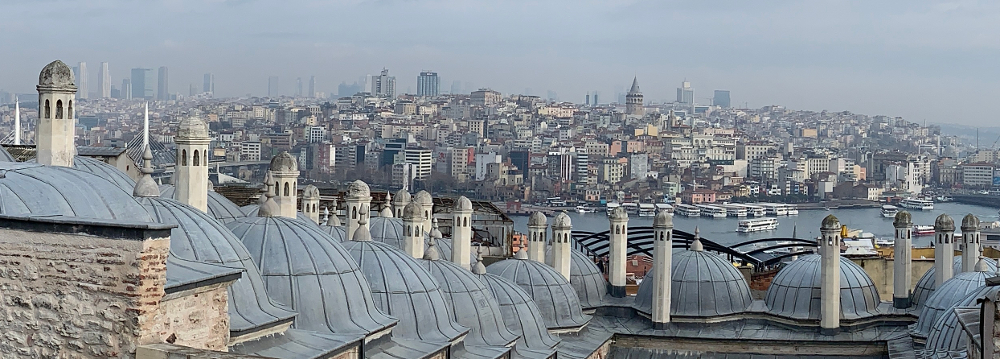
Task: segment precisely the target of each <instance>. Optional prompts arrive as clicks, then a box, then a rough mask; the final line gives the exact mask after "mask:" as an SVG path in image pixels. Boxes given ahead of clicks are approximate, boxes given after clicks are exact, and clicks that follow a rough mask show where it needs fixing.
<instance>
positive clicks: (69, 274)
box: [0, 229, 169, 358]
mask: <svg viewBox="0 0 1000 359" xmlns="http://www.w3.org/2000/svg"><path fill="white" fill-rule="evenodd" d="M168 248H169V239H167V238H160V239H153V240H145V241H143V240H139V239H110V238H103V237H98V236H93V235H78V234H66V233H46V232H29V231H22V230H15V229H0V288H2V290H0V357H2V358H55V357H59V358H125V357H133V356H134V355H135V354H134V353H135V350H136V347H137V345H138V344H139V337H140V333H141V332H142V330H143V329H144V328H148V327H149V326H150V322H149V318H150V316H151V315H152V314H151V313H153V312H155V311H156V310H157V306H158V303H159V298H160V297H162V295H163V282H164V280H165V272H166V269H165V264H164V261H165V260H166V255H167V249H168ZM144 259H145V260H146V261H144Z"/></svg>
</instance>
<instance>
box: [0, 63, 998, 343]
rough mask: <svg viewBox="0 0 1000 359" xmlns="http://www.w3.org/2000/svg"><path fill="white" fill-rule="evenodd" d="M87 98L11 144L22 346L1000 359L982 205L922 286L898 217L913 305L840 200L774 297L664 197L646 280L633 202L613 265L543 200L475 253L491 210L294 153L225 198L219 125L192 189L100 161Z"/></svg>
mask: <svg viewBox="0 0 1000 359" xmlns="http://www.w3.org/2000/svg"><path fill="white" fill-rule="evenodd" d="M75 92H76V86H75V85H74V84H73V76H72V73H71V71H70V69H69V68H68V67H67V66H66V65H65V64H63V63H62V62H60V61H55V62H53V63H51V64H49V65H48V66H46V67H45V68H44V69H43V70H42V72H41V74H40V76H39V84H38V93H39V117H40V118H39V120H38V122H37V126H36V128H37V131H36V133H37V135H36V136H37V137H36V141H35V143H36V151H35V153H36V156H35V158H34V159H31V160H29V161H24V162H16V161H14V160H13V157H12V156H10V155H9V154H8V153H6V152H3V153H0V159H3V161H2V162H0V313H3V316H2V317H0V326H2V327H3V329H2V331H0V357H3V358H39V357H42V358H151V359H152V358H156V359H159V358H289V359H290V358H385V359H390V358H473V359H480V358H483V359H485V358H580V359H583V358H965V357H968V358H994V357H997V354H996V353H997V350H996V343H997V341H996V333H995V327H996V323H997V321H996V315H997V314H996V313H997V306H996V303H997V293H998V291H1000V277H997V274H996V271H997V265H996V261H994V260H992V259H987V258H982V257H981V255H980V253H981V251H980V249H981V243H980V236H979V232H978V231H979V226H978V219H976V218H975V217H973V216H971V215H970V216H967V217H966V218H964V219H963V220H962V223H961V228H960V229H961V233H962V236H961V237H962V239H961V240H960V241H956V236H955V231H956V227H955V223H954V221H953V220H952V219H951V218H949V217H948V216H947V215H942V216H941V217H940V218H938V220H937V221H936V223H935V230H936V234H935V244H936V246H935V248H936V250H937V253H936V254H935V262H934V267H933V268H931V269H930V270H928V271H927V272H926V273H924V274H923V276H922V277H921V278H920V279H919V280H918V281H917V282H916V283H915V288H914V289H913V290H911V289H910V288H911V285H912V284H913V280H912V279H913V275H912V272H913V267H912V261H911V258H910V252H909V250H908V249H909V247H910V243H911V236H912V233H911V232H912V229H911V228H912V225H911V223H910V217H909V214H908V213H906V212H902V213H900V214H899V215H898V216H897V217H896V219H895V222H894V226H895V228H896V231H895V240H896V243H897V246H896V248H897V251H896V257H895V258H896V260H895V261H894V262H893V274H892V281H893V283H892V284H893V288H894V289H893V292H892V298H881V297H880V296H879V291H878V289H877V288H876V286H875V284H873V280H872V278H871V277H870V276H869V274H867V273H866V271H865V269H864V268H862V267H861V266H859V265H858V264H855V263H854V262H853V261H851V260H849V259H847V258H844V257H841V251H840V248H841V240H842V238H841V236H840V234H839V232H840V223H839V221H838V220H837V218H835V217H833V216H828V217H827V218H826V219H824V220H823V222H822V223H818V224H817V225H819V226H820V229H821V233H822V235H821V238H819V239H818V240H817V243H816V247H817V250H816V253H814V254H809V255H803V256H800V257H799V258H797V259H795V260H793V261H791V262H789V263H787V265H785V266H784V267H783V268H782V269H780V270H779V271H778V272H777V274H776V276H775V277H774V279H773V281H772V283H771V285H770V286H769V287H768V288H767V291H766V295H764V296H763V299H755V298H754V296H753V295H752V292H751V290H750V288H749V286H748V284H747V281H746V279H744V276H743V275H742V274H741V273H740V272H739V271H738V270H737V269H736V268H735V267H734V266H733V264H732V263H731V262H730V261H729V260H727V259H726V258H724V257H722V256H720V255H718V254H715V253H712V251H711V250H710V248H709V247H707V246H706V245H705V243H703V241H702V239H701V238H700V237H699V236H698V234H697V231H695V233H694V235H693V236H687V235H682V234H680V231H678V232H677V233H675V231H674V226H673V223H672V218H671V216H670V214H668V213H666V212H661V213H658V214H657V215H656V217H655V220H654V225H653V227H652V229H651V233H652V239H653V240H652V253H653V258H652V260H653V267H652V271H651V273H650V274H649V275H648V276H647V278H646V279H645V280H643V281H642V283H641V285H640V287H639V288H638V294H636V295H627V294H626V291H625V277H626V271H625V268H626V261H627V260H626V259H627V255H628V253H629V251H630V248H633V247H634V243H630V241H631V240H632V238H634V237H632V235H631V233H630V231H629V227H628V221H629V218H628V214H627V213H625V212H624V211H623V210H621V209H620V208H619V209H618V210H615V211H613V212H612V213H611V214H610V215H609V223H610V228H609V231H608V233H609V234H608V239H607V250H608V258H609V262H608V268H607V269H606V270H601V269H599V267H598V266H596V265H595V263H594V261H592V260H591V259H590V255H592V253H585V252H583V251H582V249H584V248H582V247H580V246H577V245H575V243H574V242H575V239H574V236H573V224H572V223H571V220H570V218H569V216H567V215H566V214H564V213H563V214H559V215H557V216H555V217H554V218H553V219H552V220H551V224H550V223H549V222H550V221H549V219H548V218H546V216H544V215H543V214H541V213H535V214H533V215H532V216H531V217H530V218H529V222H528V229H529V230H528V233H527V234H526V237H525V238H526V240H524V241H519V243H518V246H516V247H513V248H508V247H504V246H503V245H501V244H498V243H487V244H493V246H475V247H474V246H473V245H472V243H473V238H474V234H475V233H479V232H480V231H482V230H483V229H482V228H476V226H477V224H479V223H481V221H479V220H478V219H479V218H480V217H481V216H483V212H482V211H483V204H481V203H478V202H473V201H470V200H469V199H467V198H465V197H459V198H434V196H433V195H431V194H430V193H427V192H425V191H421V192H418V193H417V194H415V195H413V196H411V195H410V194H409V193H407V192H406V191H400V192H398V193H396V194H395V195H394V196H384V197H382V198H383V199H384V200H383V201H381V203H375V202H373V193H372V192H371V190H370V188H369V187H368V185H366V184H365V183H363V182H360V181H355V182H352V183H350V185H349V186H348V187H347V188H346V191H345V193H344V195H343V197H342V198H341V199H342V201H340V203H339V204H336V205H331V204H329V202H328V204H327V205H326V206H325V208H324V206H322V205H321V197H322V196H321V195H320V193H319V190H318V189H317V188H316V187H313V186H304V188H301V189H300V188H299V181H298V180H297V177H298V172H299V171H298V165H297V161H296V159H295V158H294V157H292V156H290V155H288V154H287V153H282V154H279V155H278V156H275V157H274V158H273V159H272V161H271V163H270V170H269V171H268V172H267V175H266V177H265V180H264V195H263V196H262V197H261V199H260V200H259V201H258V202H257V203H256V204H254V205H251V206H247V207H246V208H240V207H238V206H236V205H235V204H234V203H233V202H231V201H230V200H229V199H227V198H226V197H224V196H222V195H220V194H218V193H216V192H214V191H212V190H211V184H210V182H209V181H208V157H207V151H208V143H209V138H210V133H209V130H208V128H207V126H206V124H205V123H204V122H203V121H202V120H200V119H198V118H194V117H191V118H185V119H184V120H182V121H181V122H180V123H179V124H178V125H177V128H176V135H175V139H176V145H177V148H176V151H177V153H176V154H177V163H176V164H175V174H176V175H175V179H174V181H173V184H172V185H158V184H157V183H156V182H155V181H153V179H152V178H151V176H150V174H151V173H152V166H151V164H150V162H151V161H152V153H151V151H150V150H149V148H148V146H147V147H146V148H145V149H144V153H143V156H142V157H143V162H144V163H143V165H142V166H141V177H139V179H138V180H137V181H133V180H132V178H130V177H129V176H127V175H125V174H124V173H123V172H121V171H120V170H119V169H118V168H116V167H114V166H112V165H109V164H105V163H103V162H101V161H96V160H93V159H89V158H85V157H80V156H78V153H77V151H76V148H75V146H74V138H75V134H74V127H75V126H74V123H75V120H76V119H75V116H74V100H75V97H74V96H75ZM147 130H148V129H147ZM377 205H381V208H375V207H376V206H377ZM444 233H447V234H448V235H444ZM498 237H500V239H501V240H504V239H505V238H509V237H510V235H509V233H507V234H506V235H501V236H498ZM506 243H509V241H506ZM955 249H961V255H958V256H956V255H955V253H956V251H955Z"/></svg>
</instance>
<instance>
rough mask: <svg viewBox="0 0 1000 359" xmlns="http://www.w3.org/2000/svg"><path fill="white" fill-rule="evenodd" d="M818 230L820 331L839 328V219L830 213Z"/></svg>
mask: <svg viewBox="0 0 1000 359" xmlns="http://www.w3.org/2000/svg"><path fill="white" fill-rule="evenodd" d="M819 231H820V236H821V238H820V256H821V258H820V278H821V280H820V317H819V326H820V331H821V332H823V333H824V334H827V335H832V334H836V333H837V332H838V331H839V330H840V240H841V238H840V220H838V219H837V217H834V216H833V215H832V214H831V215H828V216H826V218H824V219H823V224H822V225H821V226H820V228H819Z"/></svg>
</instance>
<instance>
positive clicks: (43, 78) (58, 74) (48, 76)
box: [38, 60, 76, 90]
mask: <svg viewBox="0 0 1000 359" xmlns="http://www.w3.org/2000/svg"><path fill="white" fill-rule="evenodd" d="M38 88H39V89H72V90H76V85H75V84H74V83H73V70H70V68H69V66H66V64H64V63H63V62H62V61H59V60H55V61H52V62H51V63H49V64H48V65H45V67H43V68H42V72H41V73H39V74H38Z"/></svg>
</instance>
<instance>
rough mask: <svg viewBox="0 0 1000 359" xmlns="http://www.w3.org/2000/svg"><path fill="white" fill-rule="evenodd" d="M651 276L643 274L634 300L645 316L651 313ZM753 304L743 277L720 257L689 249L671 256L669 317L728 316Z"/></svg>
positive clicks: (654, 278)
mask: <svg viewBox="0 0 1000 359" xmlns="http://www.w3.org/2000/svg"><path fill="white" fill-rule="evenodd" d="M654 273H655V272H653V271H650V272H648V273H646V277H645V278H644V279H643V280H642V283H640V284H639V290H638V292H637V293H636V297H635V309H636V310H638V311H640V312H643V313H646V314H649V313H652V310H653V309H652V307H653V304H652V303H653V282H655V281H656V276H655V275H654ZM706 298H711V300H706ZM752 301H753V298H752V297H751V295H750V287H749V286H747V282H746V280H745V279H743V275H742V274H741V273H740V271H739V270H737V269H736V267H733V265H732V263H729V262H728V261H726V260H725V259H723V258H722V257H720V256H718V255H715V254H712V253H709V252H704V251H691V250H687V251H681V252H677V253H675V254H674V255H673V260H672V261H671V266H670V314H671V315H676V316H685V317H714V316H720V315H729V314H734V313H740V312H743V311H745V310H746V309H747V308H748V307H750V303H751V302H752Z"/></svg>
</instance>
